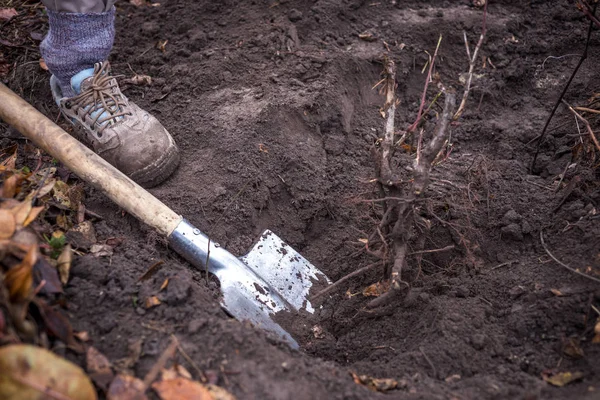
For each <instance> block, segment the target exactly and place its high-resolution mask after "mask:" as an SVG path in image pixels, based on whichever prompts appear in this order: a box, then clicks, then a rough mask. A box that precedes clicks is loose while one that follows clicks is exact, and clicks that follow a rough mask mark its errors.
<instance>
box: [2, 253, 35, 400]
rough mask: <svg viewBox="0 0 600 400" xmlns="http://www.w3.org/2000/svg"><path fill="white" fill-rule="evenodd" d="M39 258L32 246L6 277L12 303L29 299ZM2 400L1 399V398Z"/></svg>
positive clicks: (5, 281)
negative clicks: (33, 272)
mask: <svg viewBox="0 0 600 400" xmlns="http://www.w3.org/2000/svg"><path fill="white" fill-rule="evenodd" d="M37 257H38V251H37V246H30V248H29V251H28V252H27V254H26V255H25V258H23V261H21V262H20V263H19V264H17V265H15V266H14V267H12V268H11V269H10V270H8V272H7V273H6V275H5V277H4V284H5V285H6V287H7V288H8V293H9V294H10V299H11V300H12V301H16V302H19V301H22V300H25V299H26V298H27V297H29V294H30V292H31V286H32V284H33V275H32V273H31V271H32V270H33V266H34V265H35V263H36V261H37ZM0 398H1V397H0Z"/></svg>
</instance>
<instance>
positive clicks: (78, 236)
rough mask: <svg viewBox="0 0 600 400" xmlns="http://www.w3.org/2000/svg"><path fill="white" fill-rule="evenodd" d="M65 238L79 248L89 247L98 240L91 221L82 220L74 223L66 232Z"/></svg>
mask: <svg viewBox="0 0 600 400" xmlns="http://www.w3.org/2000/svg"><path fill="white" fill-rule="evenodd" d="M67 238H68V239H69V241H70V242H71V243H73V246H74V247H76V248H80V249H89V248H90V247H92V246H93V245H94V244H96V242H97V241H98V239H97V238H96V230H95V229H94V225H92V222H91V221H83V222H81V223H79V224H77V225H75V226H74V227H73V228H72V229H70V230H69V231H68V232H67Z"/></svg>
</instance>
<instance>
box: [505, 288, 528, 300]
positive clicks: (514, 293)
mask: <svg viewBox="0 0 600 400" xmlns="http://www.w3.org/2000/svg"><path fill="white" fill-rule="evenodd" d="M523 294H525V288H524V287H523V286H515V287H514V288H512V289H510V290H509V291H508V295H509V296H510V298H511V299H513V300H515V299H517V298H519V297H521V296H522V295H523Z"/></svg>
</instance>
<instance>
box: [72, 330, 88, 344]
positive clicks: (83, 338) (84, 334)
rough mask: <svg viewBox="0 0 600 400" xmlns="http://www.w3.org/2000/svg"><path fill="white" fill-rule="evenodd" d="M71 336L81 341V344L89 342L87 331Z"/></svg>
mask: <svg viewBox="0 0 600 400" xmlns="http://www.w3.org/2000/svg"><path fill="white" fill-rule="evenodd" d="M73 336H75V337H76V338H77V339H79V340H81V341H82V342H89V341H90V334H89V333H88V331H81V332H75V333H74V334H73Z"/></svg>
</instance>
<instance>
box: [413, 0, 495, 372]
mask: <svg viewBox="0 0 600 400" xmlns="http://www.w3.org/2000/svg"><path fill="white" fill-rule="evenodd" d="M486 4H487V2H486ZM419 351H420V352H421V354H423V357H424V358H425V360H426V361H427V363H428V364H429V366H430V367H431V369H432V370H433V377H434V378H435V379H437V377H438V374H437V369H436V368H435V365H433V363H432V362H431V360H430V359H429V357H428V356H427V354H425V350H423V347H419Z"/></svg>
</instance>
